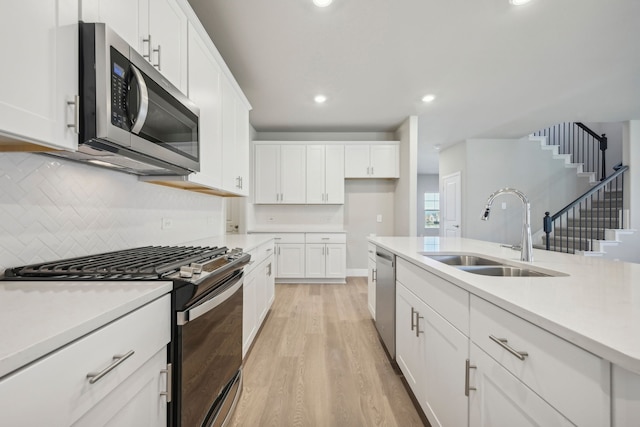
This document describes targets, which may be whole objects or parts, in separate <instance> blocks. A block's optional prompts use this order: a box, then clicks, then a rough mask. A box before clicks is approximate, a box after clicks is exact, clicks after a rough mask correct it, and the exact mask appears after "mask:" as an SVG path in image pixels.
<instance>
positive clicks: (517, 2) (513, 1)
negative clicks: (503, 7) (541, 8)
mask: <svg viewBox="0 0 640 427" xmlns="http://www.w3.org/2000/svg"><path fill="white" fill-rule="evenodd" d="M530 1H531V0H509V3H511V4H512V5H514V6H522V5H523V4H525V3H529V2H530Z"/></svg>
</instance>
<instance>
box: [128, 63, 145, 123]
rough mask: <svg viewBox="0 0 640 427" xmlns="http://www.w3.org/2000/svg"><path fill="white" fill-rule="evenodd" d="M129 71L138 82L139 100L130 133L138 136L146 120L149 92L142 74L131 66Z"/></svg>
mask: <svg viewBox="0 0 640 427" xmlns="http://www.w3.org/2000/svg"><path fill="white" fill-rule="evenodd" d="M131 71H133V75H134V77H135V79H136V80H137V81H138V99H139V105H138V116H137V117H136V120H135V122H134V124H133V126H132V127H131V132H133V133H135V134H138V133H140V130H142V126H144V122H145V120H147V113H148V112H149V90H148V89H147V83H146V82H145V81H144V77H142V73H141V72H140V71H139V70H138V69H137V68H136V67H134V66H133V65H131Z"/></svg>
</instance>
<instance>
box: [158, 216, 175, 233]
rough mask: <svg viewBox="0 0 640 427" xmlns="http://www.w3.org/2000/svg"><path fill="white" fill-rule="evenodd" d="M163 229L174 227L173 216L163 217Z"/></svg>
mask: <svg viewBox="0 0 640 427" xmlns="http://www.w3.org/2000/svg"><path fill="white" fill-rule="evenodd" d="M160 228H161V229H162V230H168V229H170V228H173V220H172V219H171V218H162V225H161V226H160Z"/></svg>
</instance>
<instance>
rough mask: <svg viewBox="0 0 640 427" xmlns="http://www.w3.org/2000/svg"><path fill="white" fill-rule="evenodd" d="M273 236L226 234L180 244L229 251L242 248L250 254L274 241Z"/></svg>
mask: <svg viewBox="0 0 640 427" xmlns="http://www.w3.org/2000/svg"><path fill="white" fill-rule="evenodd" d="M272 239H273V236H265V235H264V234H226V235H224V236H217V237H208V238H205V239H198V240H191V241H189V242H183V243H180V245H181V246H226V247H228V248H229V249H233V248H241V249H242V250H243V251H244V252H249V251H250V250H252V249H255V248H257V247H258V246H260V245H262V244H263V243H267V242H268V241H269V240H272Z"/></svg>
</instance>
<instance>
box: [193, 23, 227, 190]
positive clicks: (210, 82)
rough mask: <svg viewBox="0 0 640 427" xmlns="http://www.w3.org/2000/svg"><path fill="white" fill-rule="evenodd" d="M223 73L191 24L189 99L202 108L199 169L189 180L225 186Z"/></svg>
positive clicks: (217, 186)
mask: <svg viewBox="0 0 640 427" xmlns="http://www.w3.org/2000/svg"><path fill="white" fill-rule="evenodd" d="M220 77H221V72H220V68H219V67H218V64H217V63H216V61H215V59H214V58H213V55H211V53H210V52H209V50H208V48H207V46H206V45H205V44H204V42H203V41H202V39H201V38H200V36H199V35H198V33H197V32H196V30H195V29H194V28H193V27H192V26H191V25H189V92H188V95H189V98H190V99H191V100H192V101H193V102H195V103H196V104H197V105H198V107H200V172H196V173H194V174H193V175H192V176H190V179H191V180H193V181H195V182H198V183H200V184H203V185H208V186H211V187H216V188H220V187H221V186H222V124H221V118H222V111H221V102H220Z"/></svg>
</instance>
